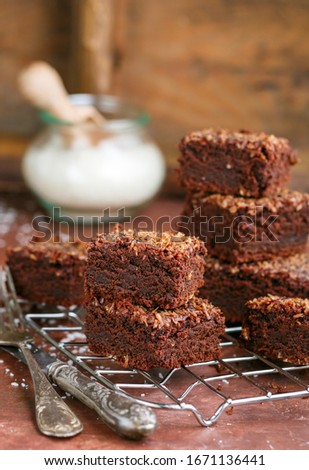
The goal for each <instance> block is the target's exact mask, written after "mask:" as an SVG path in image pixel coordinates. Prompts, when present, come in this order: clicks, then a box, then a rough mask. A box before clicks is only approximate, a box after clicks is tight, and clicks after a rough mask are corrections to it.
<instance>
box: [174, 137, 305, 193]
mask: <svg viewBox="0 0 309 470" xmlns="http://www.w3.org/2000/svg"><path fill="white" fill-rule="evenodd" d="M179 149H180V152H181V155H180V158H179V163H180V169H179V172H178V175H179V181H180V184H181V185H182V186H183V187H185V188H186V190H187V191H188V192H189V193H193V192H199V193H203V194H207V193H221V194H234V195H239V196H246V197H248V196H249V197H261V196H270V195H272V194H275V193H276V192H277V191H278V190H279V189H280V188H283V187H284V185H285V184H286V183H287V181H288V179H289V174H290V167H291V165H294V164H296V163H297V157H296V152H295V150H294V149H293V148H292V147H290V145H289V143H288V141H287V140H286V139H283V138H278V137H275V136H274V135H267V134H265V133H253V132H248V131H238V132H231V131H228V130H224V129H219V130H215V129H205V130H202V131H195V132H190V133H189V134H187V135H186V136H185V137H184V138H183V139H182V140H181V142H180V144H179Z"/></svg>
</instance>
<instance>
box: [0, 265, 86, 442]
mask: <svg viewBox="0 0 309 470" xmlns="http://www.w3.org/2000/svg"><path fill="white" fill-rule="evenodd" d="M1 301H2V304H3V307H2V308H0V346H14V347H16V348H19V349H20V351H21V352H22V354H23V355H24V358H25V360H26V362H27V364H28V367H29V370H30V373H31V377H32V381H33V387H34V393H35V415H36V422H37V425H38V428H39V430H40V431H41V432H42V433H43V434H46V435H47V436H55V437H70V436H75V435H76V434H78V433H79V432H81V431H82V429H83V426H82V424H81V422H80V421H79V419H78V418H77V416H75V414H74V413H73V412H72V411H71V410H70V408H69V407H68V406H67V405H66V404H65V403H64V401H63V400H62V398H61V397H60V396H59V395H58V393H57V392H56V390H55V389H54V387H53V386H52V384H51V383H50V382H49V380H48V379H47V377H46V376H45V374H44V372H43V371H42V369H41V368H40V366H39V365H38V363H37V362H36V360H35V358H34V356H33V354H32V352H31V351H30V349H29V348H28V344H29V343H31V342H32V340H33V338H32V335H31V332H30V330H29V329H28V327H27V324H26V321H25V318H24V315H23V313H22V311H21V308H20V305H19V303H18V300H17V295H16V291H15V287H14V283H13V280H12V277H11V274H10V271H9V269H8V268H7V267H5V268H1V267H0V302H1Z"/></svg>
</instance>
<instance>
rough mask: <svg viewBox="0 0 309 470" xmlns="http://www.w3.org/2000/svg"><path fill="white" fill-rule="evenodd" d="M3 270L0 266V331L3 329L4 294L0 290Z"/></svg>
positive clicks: (0, 288) (0, 289)
mask: <svg viewBox="0 0 309 470" xmlns="http://www.w3.org/2000/svg"><path fill="white" fill-rule="evenodd" d="M4 275H5V274H4V270H3V269H2V267H1V266H0V301H1V304H2V305H1V310H2V311H1V313H0V333H2V331H3V330H4V305H5V304H4V298H3V297H4V296H3V292H2V282H3V276H4Z"/></svg>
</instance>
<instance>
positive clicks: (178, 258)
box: [85, 227, 207, 309]
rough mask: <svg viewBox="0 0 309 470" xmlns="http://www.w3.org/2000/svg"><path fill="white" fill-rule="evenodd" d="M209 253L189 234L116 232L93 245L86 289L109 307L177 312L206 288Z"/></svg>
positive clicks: (96, 239) (96, 240)
mask: <svg viewBox="0 0 309 470" xmlns="http://www.w3.org/2000/svg"><path fill="white" fill-rule="evenodd" d="M206 251H207V250H206V248H205V246H204V243H203V242H202V241H200V240H198V239H197V238H195V237H187V236H185V235H184V234H183V233H177V232H176V233H173V232H163V233H157V232H146V231H139V232H134V231H133V230H127V231H122V229H121V228H119V227H116V228H115V230H114V231H113V232H111V233H110V234H99V235H98V236H97V237H96V238H95V239H94V240H92V241H91V242H90V243H89V244H88V263H87V268H86V273H85V285H86V287H88V288H91V291H92V293H93V295H95V296H97V297H100V298H104V301H105V302H114V301H119V300H127V301H129V302H132V303H135V304H137V305H143V306H145V307H154V308H156V307H160V308H162V309H165V308H170V309H171V308H177V307H179V306H181V305H183V304H184V303H186V302H188V301H189V300H190V299H191V298H192V297H193V295H194V294H195V293H196V292H197V291H198V289H199V288H200V287H201V286H202V285H203V275H204V267H205V259H204V258H205V255H206Z"/></svg>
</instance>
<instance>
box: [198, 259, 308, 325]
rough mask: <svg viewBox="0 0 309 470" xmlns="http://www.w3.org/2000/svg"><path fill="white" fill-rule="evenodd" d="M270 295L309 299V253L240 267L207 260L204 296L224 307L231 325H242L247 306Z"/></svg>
mask: <svg viewBox="0 0 309 470" xmlns="http://www.w3.org/2000/svg"><path fill="white" fill-rule="evenodd" d="M267 294H273V295H278V296H286V297H301V298H306V297H309V252H306V253H305V254H303V255H295V256H291V257H289V258H274V259H273V260H271V261H261V262H258V263H247V264H240V265H231V264H228V263H222V262H220V261H219V260H215V259H212V258H209V257H207V258H206V271H205V283H204V287H202V289H201V290H200V295H201V296H202V297H206V298H208V299H209V300H210V301H211V302H212V303H213V304H214V305H217V306H218V307H220V308H221V310H222V311H223V313H224V315H225V317H226V320H227V321H229V322H233V323H234V322H242V320H243V315H244V305H245V303H246V302H247V301H248V300H250V299H254V298H255V297H261V296H265V295H267Z"/></svg>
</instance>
